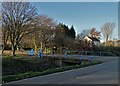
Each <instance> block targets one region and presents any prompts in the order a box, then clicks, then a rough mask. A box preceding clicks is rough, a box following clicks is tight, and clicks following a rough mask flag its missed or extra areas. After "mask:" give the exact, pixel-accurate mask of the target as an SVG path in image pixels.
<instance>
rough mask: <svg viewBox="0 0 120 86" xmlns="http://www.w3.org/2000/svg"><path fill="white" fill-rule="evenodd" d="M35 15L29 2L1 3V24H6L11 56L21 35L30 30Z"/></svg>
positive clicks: (34, 10)
mask: <svg viewBox="0 0 120 86" xmlns="http://www.w3.org/2000/svg"><path fill="white" fill-rule="evenodd" d="M35 15H36V9H35V7H33V6H32V5H30V3H29V2H3V3H2V21H3V22H2V24H3V25H5V26H8V28H7V29H8V30H9V33H10V41H11V44H12V51H13V52H12V55H13V56H14V55H15V50H16V48H17V46H18V44H19V42H20V41H21V39H22V37H23V36H25V35H26V34H28V33H30V32H31V31H32V29H33V23H32V20H33V19H34V17H35ZM6 24H7V25H6Z"/></svg>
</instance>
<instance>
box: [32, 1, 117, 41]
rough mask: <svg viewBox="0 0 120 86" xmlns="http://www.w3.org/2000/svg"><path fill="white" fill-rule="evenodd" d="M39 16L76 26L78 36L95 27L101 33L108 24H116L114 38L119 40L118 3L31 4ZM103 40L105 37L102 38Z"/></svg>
mask: <svg viewBox="0 0 120 86" xmlns="http://www.w3.org/2000/svg"><path fill="white" fill-rule="evenodd" d="M31 3H32V4H33V5H34V6H35V7H36V8H37V11H38V14H45V15H47V16H49V17H52V18H53V19H54V20H55V21H57V22H58V23H59V22H61V23H65V24H66V25H68V26H69V27H70V26H71V25H73V26H74V28H75V31H76V33H77V34H79V33H81V32H82V31H83V30H84V29H89V28H92V27H95V28H96V29H97V30H98V31H100V29H101V26H102V25H103V24H104V23H106V22H114V23H115V24H116V27H115V29H114V31H113V34H112V38H118V3H117V2H31ZM102 40H103V36H102Z"/></svg>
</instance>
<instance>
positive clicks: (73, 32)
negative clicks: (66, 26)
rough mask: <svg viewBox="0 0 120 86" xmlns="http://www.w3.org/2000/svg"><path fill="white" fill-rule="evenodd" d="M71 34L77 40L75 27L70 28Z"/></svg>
mask: <svg viewBox="0 0 120 86" xmlns="http://www.w3.org/2000/svg"><path fill="white" fill-rule="evenodd" d="M70 34H71V37H72V38H75V29H74V27H73V25H72V26H71V28H70Z"/></svg>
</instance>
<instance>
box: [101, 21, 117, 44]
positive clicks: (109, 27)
mask: <svg viewBox="0 0 120 86" xmlns="http://www.w3.org/2000/svg"><path fill="white" fill-rule="evenodd" d="M114 27H115V23H110V22H108V23H105V24H104V25H103V26H102V27H101V31H102V34H103V35H104V37H105V39H106V42H107V41H108V39H109V37H110V36H111V35H112V31H113V29H114Z"/></svg>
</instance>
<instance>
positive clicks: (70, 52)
mask: <svg viewBox="0 0 120 86" xmlns="http://www.w3.org/2000/svg"><path fill="white" fill-rule="evenodd" d="M64 54H66V55H74V56H76V55H92V56H115V55H114V54H112V53H110V52H99V51H78V50H66V51H64Z"/></svg>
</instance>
